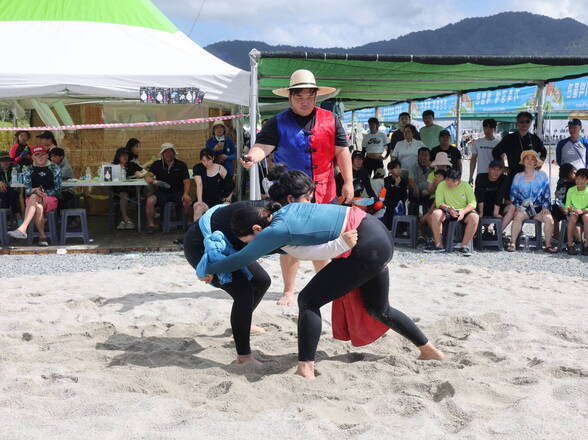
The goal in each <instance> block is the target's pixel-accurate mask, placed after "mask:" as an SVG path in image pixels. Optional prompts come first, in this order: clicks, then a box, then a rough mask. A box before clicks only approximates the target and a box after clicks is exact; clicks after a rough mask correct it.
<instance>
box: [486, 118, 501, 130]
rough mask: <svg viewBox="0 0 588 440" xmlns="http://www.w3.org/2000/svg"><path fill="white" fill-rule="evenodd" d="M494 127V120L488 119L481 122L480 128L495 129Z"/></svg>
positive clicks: (495, 123)
mask: <svg viewBox="0 0 588 440" xmlns="http://www.w3.org/2000/svg"><path fill="white" fill-rule="evenodd" d="M496 125H498V123H497V122H496V119H493V118H490V119H484V120H483V121H482V127H492V128H496Z"/></svg>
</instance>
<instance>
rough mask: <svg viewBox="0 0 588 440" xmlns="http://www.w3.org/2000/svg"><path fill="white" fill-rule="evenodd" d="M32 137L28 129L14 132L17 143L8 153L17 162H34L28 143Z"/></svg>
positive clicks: (28, 163)
mask: <svg viewBox="0 0 588 440" xmlns="http://www.w3.org/2000/svg"><path fill="white" fill-rule="evenodd" d="M30 139H31V133H30V132H29V131H27V130H19V131H17V132H16V133H15V134H14V140H15V141H16V143H15V144H14V145H13V146H12V147H11V148H10V152H9V153H8V154H9V155H10V157H11V158H12V160H13V162H14V163H15V164H17V165H20V166H28V165H30V164H32V163H33V160H32V158H31V149H30V147H29V145H28V142H29V140H30Z"/></svg>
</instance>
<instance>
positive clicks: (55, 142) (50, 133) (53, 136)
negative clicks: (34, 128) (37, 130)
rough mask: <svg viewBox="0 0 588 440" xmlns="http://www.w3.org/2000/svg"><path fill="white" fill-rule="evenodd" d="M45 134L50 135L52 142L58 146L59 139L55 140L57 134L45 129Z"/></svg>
mask: <svg viewBox="0 0 588 440" xmlns="http://www.w3.org/2000/svg"><path fill="white" fill-rule="evenodd" d="M43 135H44V136H50V137H49V139H51V142H52V143H53V145H55V146H56V147H57V141H56V140H55V135H54V134H53V132H52V131H44V132H43ZM45 139H47V138H45Z"/></svg>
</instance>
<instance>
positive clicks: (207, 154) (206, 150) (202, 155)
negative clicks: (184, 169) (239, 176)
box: [200, 148, 214, 160]
mask: <svg viewBox="0 0 588 440" xmlns="http://www.w3.org/2000/svg"><path fill="white" fill-rule="evenodd" d="M205 157H208V158H209V159H213V158H214V153H213V152H212V150H211V149H210V148H203V149H202V150H200V160H202V159H204V158H205Z"/></svg>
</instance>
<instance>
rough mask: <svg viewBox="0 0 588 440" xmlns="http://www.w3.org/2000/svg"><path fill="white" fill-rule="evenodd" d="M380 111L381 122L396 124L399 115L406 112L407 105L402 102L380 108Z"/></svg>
mask: <svg viewBox="0 0 588 440" xmlns="http://www.w3.org/2000/svg"><path fill="white" fill-rule="evenodd" d="M380 111H381V114H382V119H381V120H382V121H385V122H397V121H398V115H399V114H400V113H403V112H408V103H407V102H402V103H400V104H394V105H387V106H385V107H380Z"/></svg>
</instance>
